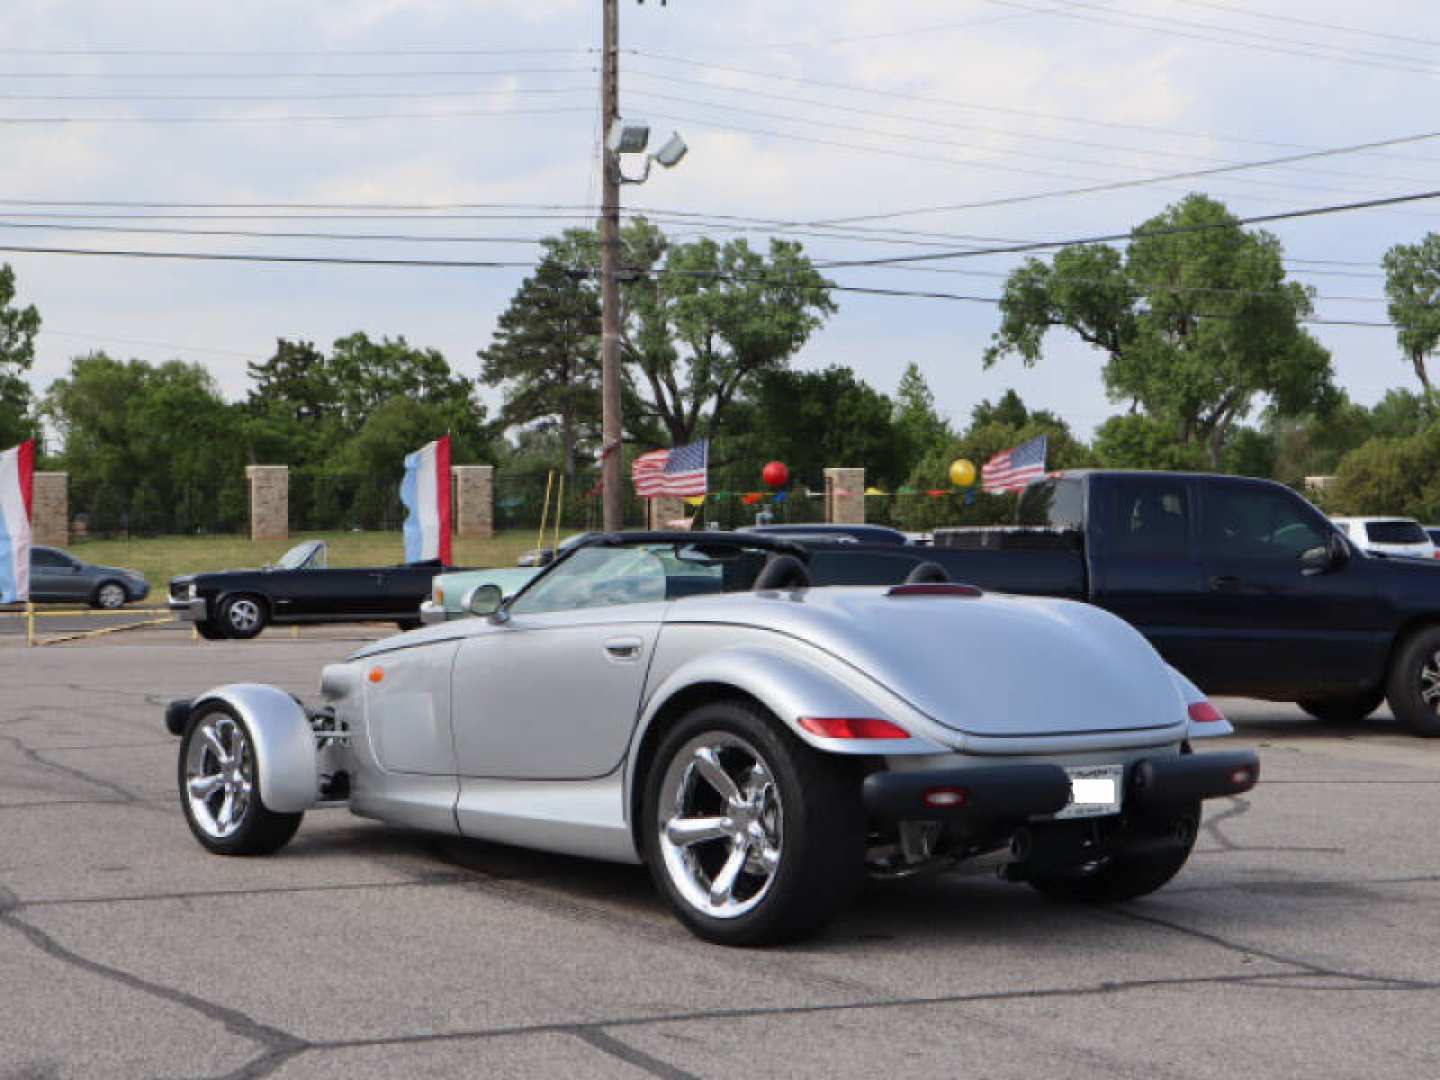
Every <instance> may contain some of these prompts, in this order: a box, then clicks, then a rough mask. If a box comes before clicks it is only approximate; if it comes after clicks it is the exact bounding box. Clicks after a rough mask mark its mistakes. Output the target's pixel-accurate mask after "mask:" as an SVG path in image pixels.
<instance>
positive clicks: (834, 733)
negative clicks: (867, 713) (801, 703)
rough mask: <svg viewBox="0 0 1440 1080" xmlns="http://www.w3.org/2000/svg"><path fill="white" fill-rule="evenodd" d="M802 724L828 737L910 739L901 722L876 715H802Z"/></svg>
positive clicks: (813, 731)
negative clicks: (879, 717)
mask: <svg viewBox="0 0 1440 1080" xmlns="http://www.w3.org/2000/svg"><path fill="white" fill-rule="evenodd" d="M800 726H801V727H803V728H804V729H805V730H806V731H808V732H810V734H812V735H820V736H822V737H824V738H826V739H908V738H909V737H910V733H909V732H908V731H906V730H905V729H904V728H902V727H901V726H900V725H899V724H892V723H891V722H890V721H889V720H879V719H876V718H875V717H861V716H802V717H800Z"/></svg>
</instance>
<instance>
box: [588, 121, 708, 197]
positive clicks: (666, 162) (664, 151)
mask: <svg viewBox="0 0 1440 1080" xmlns="http://www.w3.org/2000/svg"><path fill="white" fill-rule="evenodd" d="M649 145H650V125H649V124H647V123H645V122H644V121H643V120H622V119H620V118H618V117H617V118H616V120H615V122H614V123H613V124H611V125H610V131H609V133H608V134H607V135H606V136H605V146H606V148H607V149H608V150H609V151H610V152H611V153H612V154H614V155H615V172H616V177H617V178H618V179H619V181H620V183H622V184H643V183H644V182H645V181H646V180H648V179H649V178H650V166H651V165H653V164H654V163H656V162H659V163H660V165H661V166H662V167H663V168H666V169H673V168H674V167H675V166H676V165H679V164H680V159H681V158H683V157H684V156H685V154H686V153H687V152H688V151H689V149H690V147H688V146H686V145H685V140H684V139H682V138H681V137H680V133H679V132H678V131H675V132H671V133H670V138H668V139H666V140H665V145H664V146H662V147H660V149H659V150H657V151H655V153H653V154H650V153H646V150H645V148H646V147H647V146H649ZM622 157H643V158H644V169H643V170H642V171H641V173H640V175H639V176H626V175H625V171H624V169H622V168H621V167H620V166H621V159H622Z"/></svg>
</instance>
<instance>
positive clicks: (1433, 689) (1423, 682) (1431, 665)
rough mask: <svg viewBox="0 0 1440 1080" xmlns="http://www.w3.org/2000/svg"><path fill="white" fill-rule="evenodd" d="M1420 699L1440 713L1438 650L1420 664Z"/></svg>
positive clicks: (1439, 654)
mask: <svg viewBox="0 0 1440 1080" xmlns="http://www.w3.org/2000/svg"><path fill="white" fill-rule="evenodd" d="M1420 700H1421V701H1423V702H1424V703H1425V704H1426V706H1427V707H1428V708H1429V709H1430V711H1431V712H1433V713H1436V714H1437V715H1440V651H1437V652H1433V653H1431V654H1430V657H1429V659H1427V660H1426V661H1425V662H1424V663H1423V664H1421V665H1420Z"/></svg>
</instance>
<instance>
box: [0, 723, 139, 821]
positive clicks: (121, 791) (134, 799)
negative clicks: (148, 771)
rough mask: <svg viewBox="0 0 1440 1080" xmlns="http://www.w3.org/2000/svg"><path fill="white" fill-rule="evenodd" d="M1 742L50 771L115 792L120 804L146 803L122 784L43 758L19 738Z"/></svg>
mask: <svg viewBox="0 0 1440 1080" xmlns="http://www.w3.org/2000/svg"><path fill="white" fill-rule="evenodd" d="M0 741H4V742H8V743H10V744H11V745H13V746H14V747H15V749H16V750H18V751H20V753H21V754H22V755H23V756H25V757H26V758H29V759H30V760H31V761H33V762H34V763H35V764H37V765H40V766H43V767H45V768H48V769H54V770H55V771H56V772H60V773H64V774H65V775H67V776H70V777H73V778H74V779H76V780H82V781H84V782H85V783H87V784H93V785H95V786H96V787H102V788H104V789H105V790H106V791H112V792H114V793H115V794H116V795H118V796H120V799H119V801H120V802H126V803H135V804H143V803H144V802H145V800H144V799H143V798H142V797H141V796H140V795H137V794H136V793H135V792H133V791H131V790H130V789H129V788H127V787H125V786H124V785H122V784H117V783H115V782H114V781H111V780H106V779H104V778H103V777H99V776H95V775H93V774H91V773H88V772H86V771H85V770H84V769H77V768H75V766H73V765H62V764H61V763H60V762H58V761H51V760H49V759H48V758H46V757H43V756H41V755H42V751H40V750H35V749H33V748H32V747H30V746H27V745H26V744H25V742H24V741H23V740H22V739H20V738H18V737H17V736H14V735H0Z"/></svg>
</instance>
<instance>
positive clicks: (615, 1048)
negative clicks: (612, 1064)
mask: <svg viewBox="0 0 1440 1080" xmlns="http://www.w3.org/2000/svg"><path fill="white" fill-rule="evenodd" d="M571 1034H572V1035H574V1036H575V1038H577V1039H579V1040H580V1041H581V1042H583V1043H586V1044H587V1045H589V1046H592V1047H594V1048H595V1049H596V1050H599V1051H600V1052H601V1053H602V1054H605V1055H607V1056H609V1057H613V1058H617V1059H619V1060H620V1061H623V1062H625V1064H627V1065H633V1066H635V1068H637V1069H640V1070H642V1071H644V1072H647V1073H649V1074H650V1075H651V1076H659V1077H662V1078H663V1080H698V1078H697V1077H696V1075H695V1074H694V1073H689V1072H686V1071H685V1070H684V1069H677V1068H676V1067H675V1066H674V1065H671V1064H670V1063H669V1062H666V1061H661V1060H660V1059H659V1058H657V1057H651V1056H650V1055H649V1054H647V1053H645V1052H644V1051H643V1050H637V1049H636V1048H635V1047H633V1046H631V1045H630V1044H629V1043H624V1042H621V1041H620V1040H619V1039H617V1038H615V1036H613V1035H611V1034H610V1033H609V1032H607V1031H605V1030H604V1029H603V1028H598V1027H587V1028H581V1029H579V1030H577V1031H573V1032H571Z"/></svg>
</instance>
